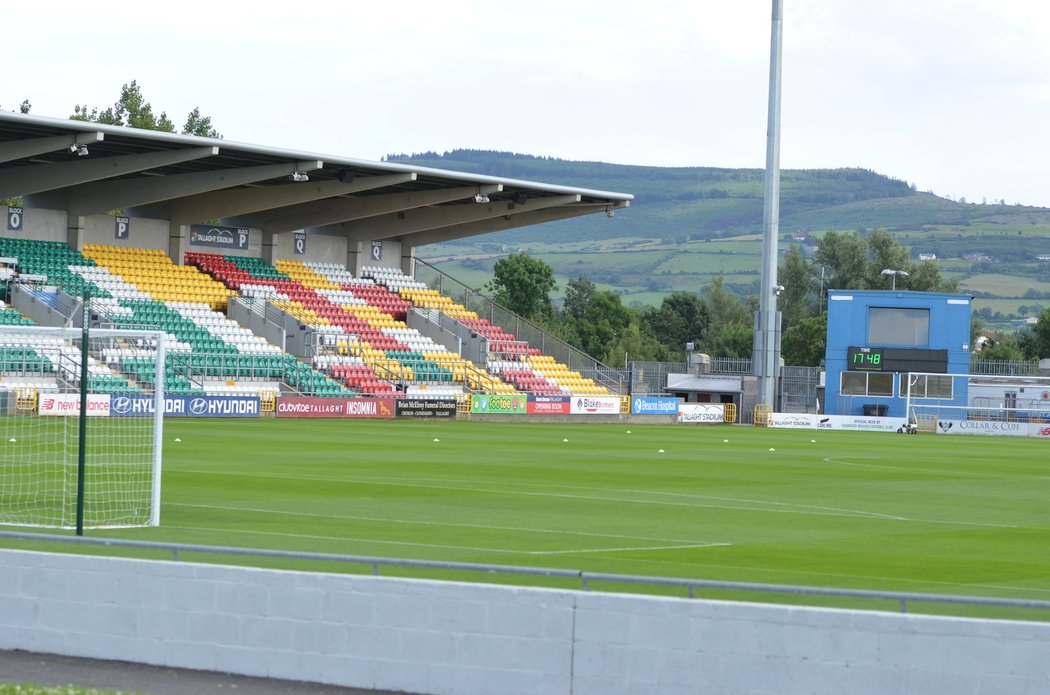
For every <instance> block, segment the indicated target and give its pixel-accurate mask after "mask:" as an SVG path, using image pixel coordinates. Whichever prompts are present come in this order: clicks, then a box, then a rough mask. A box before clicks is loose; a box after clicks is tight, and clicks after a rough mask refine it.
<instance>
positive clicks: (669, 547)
mask: <svg viewBox="0 0 1050 695" xmlns="http://www.w3.org/2000/svg"><path fill="white" fill-rule="evenodd" d="M730 545H732V543H692V544H690V545H645V546H638V547H635V548H584V549H581V550H530V551H528V552H526V553H525V554H526V555H575V554H576V553H622V552H634V551H638V550H685V549H687V548H724V547H727V546H730Z"/></svg>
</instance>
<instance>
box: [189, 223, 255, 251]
mask: <svg viewBox="0 0 1050 695" xmlns="http://www.w3.org/2000/svg"><path fill="white" fill-rule="evenodd" d="M190 245H191V246H216V247H218V248H223V249H236V250H238V251H247V250H248V230H247V229H245V228H244V227H222V226H218V225H207V224H194V225H190Z"/></svg>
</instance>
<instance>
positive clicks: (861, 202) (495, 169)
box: [387, 150, 1050, 323]
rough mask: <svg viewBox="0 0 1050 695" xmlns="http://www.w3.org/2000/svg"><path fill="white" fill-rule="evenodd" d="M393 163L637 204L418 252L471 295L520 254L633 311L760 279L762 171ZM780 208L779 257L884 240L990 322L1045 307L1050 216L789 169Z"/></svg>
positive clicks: (505, 159)
mask: <svg viewBox="0 0 1050 695" xmlns="http://www.w3.org/2000/svg"><path fill="white" fill-rule="evenodd" d="M387 160H388V161H398V162H406V163H408V162H411V163H416V164H419V165H421V166H429V167H435V168H441V169H452V170H456V171H469V172H472V173H477V174H484V175H490V176H500V177H508V178H516V179H525V180H531V181H543V182H549V183H556V184H562V185H568V186H576V187H584V188H592V189H597V190H604V191H616V192H623V193H631V194H633V195H634V196H635V199H634V201H633V202H632V204H631V207H630V208H628V209H626V210H619V211H617V212H616V215H615V217H613V218H611V219H609V218H606V217H605V216H604V215H589V216H587V217H583V218H576V219H573V220H567V221H563V222H554V223H548V224H543V225H536V226H533V227H528V228H525V229H518V230H513V231H507V232H498V233H493V234H487V235H484V236H480V237H471V238H467V239H462V240H459V241H456V242H449V243H445V244H437V245H434V246H429V247H426V248H423V249H420V252H419V255H420V257H421V258H423V259H434V260H435V262H436V264H437V265H438V266H439V267H441V268H442V269H443V270H445V271H446V272H449V273H451V274H453V275H455V276H457V277H460V274H461V273H462V274H465V275H466V277H462V278H461V279H463V280H464V281H466V282H469V283H471V284H474V281H475V279H476V278H481V277H483V276H484V277H487V274H488V273H491V267H492V264H493V263H494V262H495V260H496V258H498V257H499V256H500V255H504V254H507V253H510V252H514V251H518V250H523V251H526V252H528V253H530V254H533V255H537V256H541V257H542V258H543V259H544V260H545V261H547V262H548V263H550V264H551V266H552V267H554V269H555V273H556V275H557V277H558V279H559V281H560V286H561V288H562V289H563V288H564V283H565V281H566V280H568V279H571V278H573V277H576V276H578V275H584V276H586V277H588V278H589V279H591V280H592V281H594V282H596V283H598V284H599V286H601V287H606V288H611V289H615V290H617V291H618V292H620V293H621V294H622V295H623V296H624V298H625V300H626V301H627V302H629V303H631V302H634V303H638V304H652V303H656V302H659V300H660V298H661V297H662V296H663V295H664V294H666V293H667V292H670V291H673V290H677V289H689V288H696V289H699V288H700V287H702V286H703V285H704V284H706V282H707V281H708V280H709V279H710V278H711V277H715V276H718V275H724V276H725V277H726V284H727V286H729V287H731V288H732V289H734V290H736V291H737V292H740V293H741V294H748V293H749V292H751V291H752V288H753V287H754V286H755V283H756V282H757V280H758V273H759V268H760V266H761V243H759V239H758V238H757V237H756V236H755V235H760V234H761V232H762V206H763V201H762V194H763V171H762V170H761V169H723V168H715V167H647V166H632V165H618V164H607V163H603V162H572V161H566V160H561V159H555V158H550V157H535V156H531V155H522V154H514V153H509V152H491V151H483V150H455V151H452V152H446V153H443V154H438V153H434V152H428V153H423V154H414V155H389V156H388V157H387ZM780 210H781V216H780V232H781V241H780V244H781V250H782V251H783V250H786V248H787V246H788V245H790V244H791V243H795V240H796V239H798V241H797V243H799V244H800V245H801V246H802V247H806V246H812V245H814V244H815V243H816V237H817V236H819V235H820V234H821V233H822V232H824V231H826V230H828V229H835V230H839V231H854V230H866V229H876V228H881V229H887V230H889V231H890V232H891V233H892V234H894V236H895V237H897V239H898V241H900V243H902V244H903V245H905V246H906V247H908V248H909V249H910V250H911V252H912V255H913V257H915V258H917V257H918V255H919V254H920V253H922V254H935V255H936V257H937V260H938V264H939V265H940V267H941V269H942V272H944V273H946V274H949V275H950V276H952V277H957V278H959V279H960V282H961V286H962V288H963V290H964V291H967V292H971V293H972V294H974V295H975V296H976V297H977V298H978V301H977V303H976V305H977V308H978V309H982V308H984V309H989V310H990V313H989V315H988V316H986V318H988V319H990V320H992V322H993V323H995V322H998V323H1004V322H1007V321H1008V319H1009V318H1011V317H1016V316H1025V315H1031V314H1030V313H1028V311H1022V310H1021V309H1022V307H1023V308H1024V309H1026V310H1030V309H1034V308H1036V307H1039V306H1045V305H1050V291H1047V288H1046V287H1045V285H1046V278H1047V277H1050V261H1039V260H1038V259H1037V256H1038V255H1042V254H1050V209H1047V208H1034V207H1027V206H1018V205H1005V204H999V203H993V204H985V203H980V204H975V203H965V202H961V201H952V200H948V199H945V198H940V197H937V196H935V195H933V194H932V193H923V192H919V191H916V190H915V188H914V187H913V186H911V185H909V184H908V183H907V182H905V181H901V180H898V179H893V178H890V177H887V176H883V175H881V174H878V173H875V172H873V171H868V170H865V169H813V170H795V169H789V170H784V171H783V172H782V173H781V201H780ZM1000 276H1003V277H1000ZM1004 277H1005V278H1013V280H1012V281H1008V280H1005V279H1004ZM479 286H480V285H479ZM1032 300H1037V301H1035V302H1033V301H1032ZM1038 300H1044V301H1043V302H1042V303H1041V304H1040V303H1039V302H1038ZM993 307H994V309H993ZM994 312H999V315H998V316H995V315H994Z"/></svg>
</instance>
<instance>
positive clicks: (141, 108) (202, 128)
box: [26, 80, 222, 138]
mask: <svg viewBox="0 0 1050 695" xmlns="http://www.w3.org/2000/svg"><path fill="white" fill-rule="evenodd" d="M26 103H28V102H26ZM69 118H70V120H74V121H88V122H90V123H102V124H104V125H117V126H126V127H128V128H141V129H144V130H159V131H163V132H165V133H174V132H175V124H174V123H172V122H171V119H170V118H168V114H167V112H165V111H161V112H160V114H159V115H155V114H154V113H153V106H152V105H151V104H150V103H149V102H148V101H146V98H145V97H144V96H142V89H141V88H140V87H139V84H138V82H136V81H135V80H132V81H131V83H130V84H125V85H124V86H123V87H121V89H120V98H119V99H117V101H116V103H114V104H113V106H111V107H109V108H107V109H104V110H102V111H100V110H99V109H98V108H97V107H95V108H92V109H91V110H90V111H89V110H88V106H87V105H86V104H83V105H82V104H76V105H75V106H74V107H73V114H72V115H71V116H70V117H69ZM182 132H183V134H186V135H204V136H206V137H215V138H218V137H222V136H221V135H219V133H218V131H216V130H215V129H214V128H213V127H212V125H211V118H209V117H202V116H201V114H200V109H199V108H194V109H193V111H191V112H190V114H189V116H188V117H187V119H186V125H185V126H183V129H182Z"/></svg>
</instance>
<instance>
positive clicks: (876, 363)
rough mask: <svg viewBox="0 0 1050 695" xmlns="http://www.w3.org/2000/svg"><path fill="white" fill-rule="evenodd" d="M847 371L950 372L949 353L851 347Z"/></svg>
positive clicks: (944, 351)
mask: <svg viewBox="0 0 1050 695" xmlns="http://www.w3.org/2000/svg"><path fill="white" fill-rule="evenodd" d="M846 369H848V370H849V371H851V372H935V373H937V374H944V373H946V372H947V371H948V351H947V350H928V349H920V348H887V347H856V346H850V347H849V349H848V350H847V351H846Z"/></svg>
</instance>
